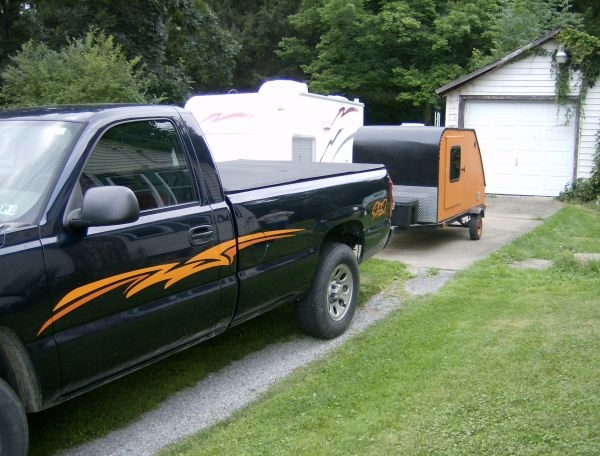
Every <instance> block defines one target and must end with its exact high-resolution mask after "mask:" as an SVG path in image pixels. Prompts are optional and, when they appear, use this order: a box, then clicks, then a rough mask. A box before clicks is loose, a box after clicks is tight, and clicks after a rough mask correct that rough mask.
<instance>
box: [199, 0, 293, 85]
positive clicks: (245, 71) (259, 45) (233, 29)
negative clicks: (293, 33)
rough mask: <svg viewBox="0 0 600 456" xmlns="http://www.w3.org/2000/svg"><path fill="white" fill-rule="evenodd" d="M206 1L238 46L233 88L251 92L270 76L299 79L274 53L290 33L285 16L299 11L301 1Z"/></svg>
mask: <svg viewBox="0 0 600 456" xmlns="http://www.w3.org/2000/svg"><path fill="white" fill-rule="evenodd" d="M207 1H208V3H209V4H210V5H211V8H212V9H213V10H214V11H215V13H216V14H217V16H218V17H219V19H220V22H221V24H222V26H223V27H224V28H226V29H227V30H228V31H229V33H231V35H232V36H233V37H234V39H235V40H236V42H237V43H239V46H240V52H238V53H237V54H236V56H235V66H234V70H233V76H232V81H231V86H232V87H235V88H236V89H238V90H252V91H254V90H256V88H257V86H258V85H259V84H261V83H262V82H264V81H265V80H267V79H270V78H273V77H278V76H279V77H287V78H296V79H299V78H301V77H302V75H301V72H300V71H298V70H297V69H295V68H293V67H291V66H288V65H286V64H285V63H282V61H281V60H280V59H279V58H278V57H277V55H276V54H275V50H276V49H277V44H278V43H279V41H280V40H281V38H282V37H283V36H284V35H286V34H287V33H288V32H289V22H288V16H290V15H291V14H294V13H295V12H296V11H298V8H299V6H300V3H301V2H300V0H271V1H268V2H266V1H253V2H249V1H246V0H244V1H240V0H207Z"/></svg>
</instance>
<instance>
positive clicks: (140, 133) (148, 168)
mask: <svg viewBox="0 0 600 456" xmlns="http://www.w3.org/2000/svg"><path fill="white" fill-rule="evenodd" d="M80 184H81V187H82V190H83V192H85V191H86V190H87V189H89V188H90V187H98V186H103V185H122V186H125V187H129V188H130V189H131V190H133V192H134V193H135V195H136V197H137V199H138V202H139V204H140V209H141V210H147V209H155V208H159V207H165V206H174V205H177V204H184V203H189V202H192V201H197V197H196V190H195V188H194V185H193V181H192V176H191V172H190V167H189V165H188V162H187V159H186V157H185V154H184V152H183V148H182V146H181V143H180V141H179V138H178V136H177V132H176V130H175V127H174V126H173V124H172V123H171V122H169V121H168V120H148V121H139V122H130V123H124V124H120V125H117V126H115V127H112V128H111V129H110V130H108V131H107V132H106V133H104V135H102V137H101V138H100V140H99V141H98V143H97V144H96V146H95V147H94V150H93V151H92V153H91V155H90V157H89V159H88V161H87V163H86V165H85V168H84V170H83V173H82V175H81V177H80Z"/></svg>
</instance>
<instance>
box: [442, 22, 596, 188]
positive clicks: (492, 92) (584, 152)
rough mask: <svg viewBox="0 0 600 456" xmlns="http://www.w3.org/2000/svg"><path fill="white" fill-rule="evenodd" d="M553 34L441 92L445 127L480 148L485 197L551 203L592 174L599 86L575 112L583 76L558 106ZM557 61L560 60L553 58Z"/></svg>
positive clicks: (559, 51) (558, 51)
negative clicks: (462, 131)
mask: <svg viewBox="0 0 600 456" xmlns="http://www.w3.org/2000/svg"><path fill="white" fill-rule="evenodd" d="M559 32H560V30H559V29H557V30H554V31H553V32H551V33H549V34H548V35H546V36H543V37H542V38H539V39H538V40H536V41H533V42H532V43H529V44H528V45H527V46H524V47H522V48H520V49H517V50H516V51H513V52H512V53H510V54H508V55H506V56H504V57H502V58H501V59H498V60H497V61H495V62H493V63H491V64H489V65H487V66H485V67H482V68H480V69H478V70H476V71H474V72H472V73H470V74H468V75H466V76H464V77H462V78H460V79H457V80H455V81H452V82H450V83H449V84H446V85H445V86H443V87H440V88H439V89H438V90H437V91H436V93H437V94H438V96H441V97H445V98H446V118H445V124H446V126H447V127H460V128H473V129H475V130H476V131H477V138H478V139H479V144H480V147H481V154H482V158H483V165H484V169H485V177H486V191H487V193H496V194H508V195H538V196H556V195H558V194H559V193H560V192H561V191H562V190H563V189H564V188H565V185H566V184H568V183H569V182H571V181H572V180H574V179H576V178H588V177H590V175H591V171H592V167H593V156H594V151H595V143H596V133H597V131H598V124H599V120H600V84H595V85H594V86H593V87H591V88H589V90H588V91H587V93H586V96H585V99H583V104H582V105H581V107H579V106H578V97H579V94H580V85H581V75H579V74H576V75H575V77H573V78H572V79H571V81H570V86H569V88H568V90H567V93H566V97H565V98H564V102H563V103H558V104H557V102H556V99H557V97H556V90H557V89H556V75H557V74H558V73H559V71H557V70H560V68H561V65H567V64H566V63H559V62H561V57H563V58H566V59H567V62H568V59H569V58H570V55H569V49H568V48H566V49H565V47H563V46H561V45H560V43H559V41H558V37H557V35H558V34H559ZM557 56H558V58H557Z"/></svg>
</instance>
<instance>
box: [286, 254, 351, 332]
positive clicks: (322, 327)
mask: <svg viewBox="0 0 600 456" xmlns="http://www.w3.org/2000/svg"><path fill="white" fill-rule="evenodd" d="M359 283H360V276H359V271H358V261H357V259H356V255H355V254H354V252H353V251H352V249H351V248H350V247H348V246H347V245H345V244H341V243H337V242H332V243H328V244H326V245H325V246H324V247H323V250H322V252H321V259H320V261H319V265H318V267H317V272H316V274H315V277H314V279H313V284H312V287H311V289H310V292H309V293H308V295H307V296H306V297H305V298H304V299H303V300H301V301H300V302H298V303H296V307H295V313H296V320H297V321H298V325H299V326H300V328H301V329H302V331H304V332H305V333H307V334H309V335H311V336H315V337H320V338H322V339H333V338H334V337H337V336H339V335H340V334H342V333H343V332H344V331H346V329H347V328H348V326H349V325H350V322H351V321H352V317H353V316H354V310H355V308H356V303H357V301H358V291H359Z"/></svg>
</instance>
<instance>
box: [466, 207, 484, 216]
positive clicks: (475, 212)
mask: <svg viewBox="0 0 600 456" xmlns="http://www.w3.org/2000/svg"><path fill="white" fill-rule="evenodd" d="M468 214H469V215H479V216H480V217H481V218H484V217H485V207H484V206H475V207H472V208H471V209H469V211H468Z"/></svg>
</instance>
